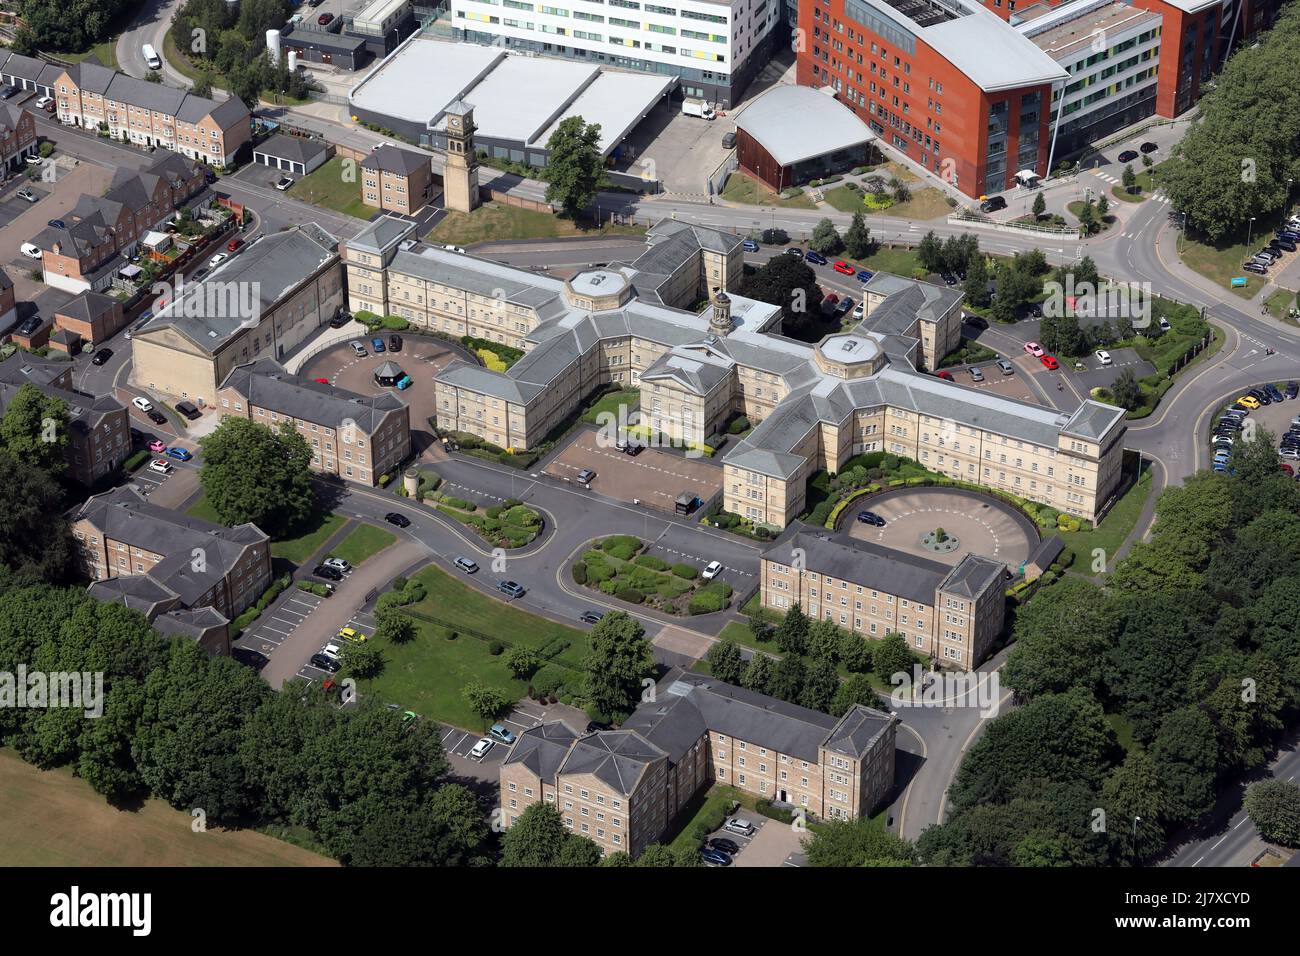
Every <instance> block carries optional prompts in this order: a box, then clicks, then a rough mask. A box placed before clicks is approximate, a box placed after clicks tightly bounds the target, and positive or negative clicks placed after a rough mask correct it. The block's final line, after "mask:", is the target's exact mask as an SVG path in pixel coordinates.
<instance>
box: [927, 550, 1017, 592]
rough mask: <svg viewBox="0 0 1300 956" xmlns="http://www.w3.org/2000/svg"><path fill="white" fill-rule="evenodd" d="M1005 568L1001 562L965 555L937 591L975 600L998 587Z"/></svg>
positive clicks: (974, 555)
mask: <svg viewBox="0 0 1300 956" xmlns="http://www.w3.org/2000/svg"><path fill="white" fill-rule="evenodd" d="M1006 569H1007V566H1006V565H1005V564H1003V563H1002V562H1001V561H994V560H993V559H992V558H985V557H981V556H980V555H978V554H967V555H966V556H965V557H963V558H962V559H961V560H960V561H958V562H957V566H956V567H955V568H953V569H952V571H951V572H949V574H948V576H947V577H946V578H944V579H943V582H942V583H941V584H940V585H939V590H940V591H943V592H945V593H948V594H957V595H960V596H961V597H964V598H969V599H970V600H972V601H973V600H975V599H976V598H978V597H979V596H980V595H981V594H983V593H984V592H985V591H987V590H988V589H989V588H990V587H1000V586H1001V584H1002V573H1003V572H1004V571H1005V570H1006Z"/></svg>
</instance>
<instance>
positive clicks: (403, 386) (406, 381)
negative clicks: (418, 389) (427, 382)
mask: <svg viewBox="0 0 1300 956" xmlns="http://www.w3.org/2000/svg"><path fill="white" fill-rule="evenodd" d="M414 384H415V382H414V381H412V380H411V376H409V375H403V376H402V377H401V378H399V379H398V380H397V384H396V385H394V386H393V387H394V388H396V389H397V390H398V391H399V392H404V391H406V390H407V389H408V388H410V387H411V386H412V385H414Z"/></svg>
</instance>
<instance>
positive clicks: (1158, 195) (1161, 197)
mask: <svg viewBox="0 0 1300 956" xmlns="http://www.w3.org/2000/svg"><path fill="white" fill-rule="evenodd" d="M1092 174H1093V175H1094V176H1096V177H1097V178H1098V179H1100V180H1103V181H1105V182H1108V183H1110V184H1111V185H1113V186H1119V185H1121V184H1122V183H1123V180H1122V179H1120V178H1119V177H1118V176H1112V175H1111V174H1110V173H1103V172H1101V171H1099V170H1096V169H1094V170H1092ZM1147 199H1148V200H1150V201H1151V202H1158V203H1163V204H1165V205H1166V206H1167V205H1169V197H1168V196H1166V195H1165V194H1164V193H1162V192H1154V193H1152V194H1151V195H1150V196H1148V197H1147Z"/></svg>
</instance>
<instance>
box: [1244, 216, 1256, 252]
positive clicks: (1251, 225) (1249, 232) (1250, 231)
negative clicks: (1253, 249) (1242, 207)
mask: <svg viewBox="0 0 1300 956" xmlns="http://www.w3.org/2000/svg"><path fill="white" fill-rule="evenodd" d="M1254 231H1255V217H1254V216H1251V217H1250V222H1248V223H1246V245H1250V237H1251V235H1252V234H1253V233H1254Z"/></svg>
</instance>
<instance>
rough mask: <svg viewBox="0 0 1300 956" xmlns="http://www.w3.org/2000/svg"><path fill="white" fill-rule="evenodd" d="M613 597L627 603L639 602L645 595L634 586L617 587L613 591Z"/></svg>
mask: <svg viewBox="0 0 1300 956" xmlns="http://www.w3.org/2000/svg"><path fill="white" fill-rule="evenodd" d="M614 597H616V598H618V599H619V600H620V601H626V602H627V603H628V604H640V603H642V602H643V601H644V600H645V595H644V594H642V593H641V592H640V591H638V590H637V589H636V588H619V589H618V590H617V591H615V592H614Z"/></svg>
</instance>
